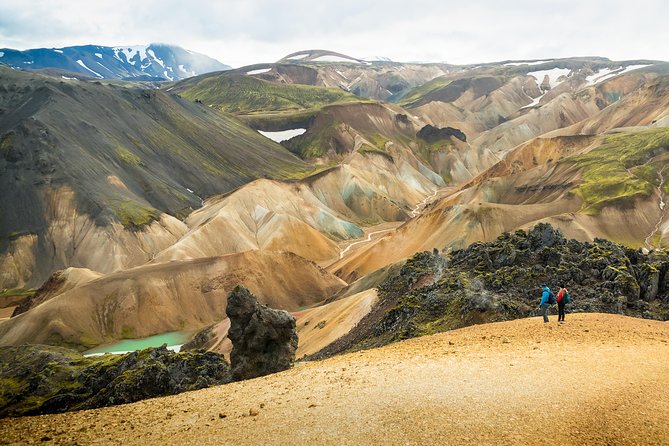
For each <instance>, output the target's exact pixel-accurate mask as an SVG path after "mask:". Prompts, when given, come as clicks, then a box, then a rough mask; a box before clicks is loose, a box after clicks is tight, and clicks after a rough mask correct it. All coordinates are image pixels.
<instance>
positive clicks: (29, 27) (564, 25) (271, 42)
mask: <svg viewBox="0 0 669 446" xmlns="http://www.w3.org/2000/svg"><path fill="white" fill-rule="evenodd" d="M666 17H669V2H663V1H659V0H637V1H635V2H629V1H627V0H624V1H623V0H612V1H588V2H581V1H576V0H564V1H557V0H544V1H536V0H534V1H526V0H521V1H511V0H509V1H506V2H497V1H493V0H486V1H475V0H470V1H468V2H444V1H428V0H413V1H411V2H407V1H406V0H403V1H399V0H388V1H386V2H383V3H379V2H371V1H364V0H338V1H337V2H314V1H312V0H308V1H307V0H288V1H283V2H276V1H273V0H244V1H240V0H224V1H217V2H212V1H208V0H189V1H188V2H183V1H176V0H163V1H158V0H134V1H128V0H118V1H115V2H90V1H62V0H51V1H47V0H33V1H31V2H25V1H24V0H3V2H2V3H1V4H0V47H1V46H7V47H15V48H19V49H26V48H34V47H54V46H55V47H60V46H67V45H81V44H88V43H93V44H101V45H114V46H115V45H134V44H144V43H149V42H166V43H175V44H178V45H181V46H183V47H185V48H188V49H191V50H194V51H198V52H201V53H205V54H208V55H210V56H212V57H216V58H217V59H219V60H220V61H221V62H224V63H227V64H231V65H234V66H241V65H247V64H251V63H256V62H272V61H275V60H277V59H279V58H281V57H283V56H284V55H286V54H288V53H290V52H294V51H298V50H300V49H308V48H326V49H332V50H335V51H339V52H342V53H346V54H350V55H352V56H357V57H361V56H364V55H366V54H378V55H382V56H387V57H390V58H392V59H394V60H402V61H409V60H434V61H443V60H446V61H448V62H452V63H477V62H485V61H495V60H502V59H525V58H549V57H551V58H552V57H569V56H584V55H601V56H605V57H610V58H612V59H635V58H651V59H665V60H667V59H669V49H667V48H666V46H665V45H663V42H666V41H667V40H668V38H669V27H666V26H665V23H664V21H665V19H666Z"/></svg>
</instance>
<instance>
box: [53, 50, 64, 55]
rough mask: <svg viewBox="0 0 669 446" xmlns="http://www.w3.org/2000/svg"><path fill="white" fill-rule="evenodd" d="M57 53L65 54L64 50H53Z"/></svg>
mask: <svg viewBox="0 0 669 446" xmlns="http://www.w3.org/2000/svg"><path fill="white" fill-rule="evenodd" d="M53 51H54V52H56V53H59V54H63V50H53Z"/></svg>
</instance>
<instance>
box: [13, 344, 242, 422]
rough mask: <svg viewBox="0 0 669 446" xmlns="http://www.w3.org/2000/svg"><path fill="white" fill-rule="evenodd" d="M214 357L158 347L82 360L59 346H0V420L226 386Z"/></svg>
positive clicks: (226, 375)
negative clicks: (212, 386)
mask: <svg viewBox="0 0 669 446" xmlns="http://www.w3.org/2000/svg"><path fill="white" fill-rule="evenodd" d="M231 379H232V378H231V375H230V368H229V366H228V364H227V362H226V361H225V359H224V358H223V356H222V355H218V354H216V353H211V352H207V353H203V352H184V353H174V352H172V351H169V350H167V348H166V347H165V346H164V345H163V346H162V347H159V348H149V349H146V350H141V351H136V352H131V353H126V354H124V355H104V356H96V357H84V356H82V355H81V354H79V353H77V352H75V351H73V350H68V349H65V348H61V347H52V346H46V345H24V346H21V347H0V417H7V416H21V415H35V414H43V413H56V412H66V411H70V410H79V409H92V408H95V407H103V406H111V405H116V404H125V403H132V402H134V401H139V400H143V399H146V398H152V397H156V396H162V395H174V394H176V393H181V392H185V391H187V390H195V389H202V388H204V387H209V386H211V385H214V384H225V383H228V382H230V381H231Z"/></svg>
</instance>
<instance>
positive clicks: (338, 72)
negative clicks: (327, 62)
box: [335, 70, 348, 80]
mask: <svg viewBox="0 0 669 446" xmlns="http://www.w3.org/2000/svg"><path fill="white" fill-rule="evenodd" d="M335 72H337V74H338V75H340V76H341V77H343V78H344V79H346V80H348V78H347V77H346V76H344V73H342V72H341V71H339V70H335Z"/></svg>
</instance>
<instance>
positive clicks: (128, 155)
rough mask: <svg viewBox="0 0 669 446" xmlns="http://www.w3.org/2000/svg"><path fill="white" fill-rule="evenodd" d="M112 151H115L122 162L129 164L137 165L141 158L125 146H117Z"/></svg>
mask: <svg viewBox="0 0 669 446" xmlns="http://www.w3.org/2000/svg"><path fill="white" fill-rule="evenodd" d="M114 152H115V153H116V156H118V158H119V159H120V160H121V161H123V162H124V163H126V164H128V165H130V166H138V165H139V164H140V163H141V162H142V160H141V158H140V157H138V156H137V155H135V154H134V153H132V152H131V151H130V150H128V149H126V148H125V147H122V146H118V147H117V148H116V149H115V150H114Z"/></svg>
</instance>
